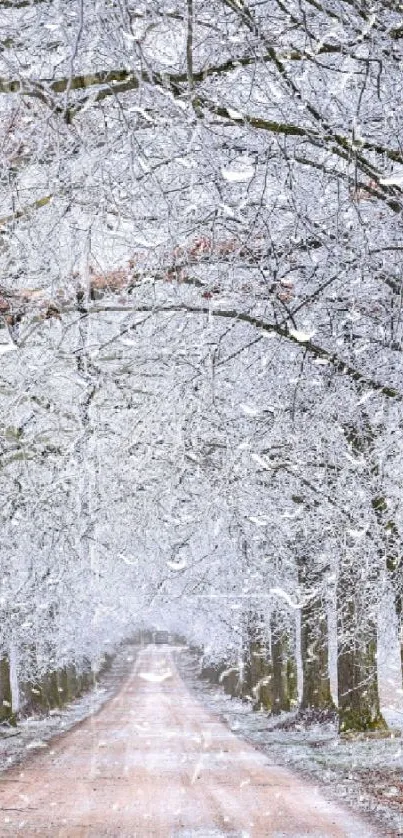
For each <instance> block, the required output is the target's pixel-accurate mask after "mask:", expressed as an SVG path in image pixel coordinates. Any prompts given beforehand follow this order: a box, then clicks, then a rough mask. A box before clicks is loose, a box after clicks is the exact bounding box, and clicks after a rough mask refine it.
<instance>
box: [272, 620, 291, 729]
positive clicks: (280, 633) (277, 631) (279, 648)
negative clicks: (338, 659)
mask: <svg viewBox="0 0 403 838" xmlns="http://www.w3.org/2000/svg"><path fill="white" fill-rule="evenodd" d="M290 647H291V644H290V637H289V635H288V633H287V632H286V631H285V630H284V628H282V627H281V626H280V625H279V623H278V620H277V618H276V615H275V614H274V615H273V616H272V619H271V659H272V679H271V697H272V712H273V713H275V714H278V713H281V712H283V711H285V712H288V711H289V710H290V709H291V707H292V706H295V704H296V703H297V673H296V662H295V660H294V658H293V655H292V652H291V648H290Z"/></svg>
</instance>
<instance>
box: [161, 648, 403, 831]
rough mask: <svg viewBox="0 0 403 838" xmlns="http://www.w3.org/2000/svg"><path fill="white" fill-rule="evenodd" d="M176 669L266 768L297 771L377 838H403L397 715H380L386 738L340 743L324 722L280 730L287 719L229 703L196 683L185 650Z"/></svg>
mask: <svg viewBox="0 0 403 838" xmlns="http://www.w3.org/2000/svg"><path fill="white" fill-rule="evenodd" d="M178 665H179V669H180V672H181V674H182V677H183V678H184V679H185V680H186V682H187V683H188V685H191V686H192V688H193V690H194V691H195V692H196V694H197V695H198V697H199V699H200V700H201V701H203V703H204V704H205V705H207V707H208V708H209V709H211V710H212V711H214V712H215V713H217V714H219V716H220V717H221V719H223V720H224V721H225V722H226V723H227V725H228V727H229V728H230V729H231V730H232V731H233V732H234V733H236V734H237V736H240V737H241V738H244V739H246V740H247V741H248V742H250V743H251V744H252V745H254V746H255V747H256V748H258V749H259V750H262V751H263V752H264V753H265V754H266V755H267V756H269V757H270V760H271V762H272V763H275V764H278V765H282V766H287V767H288V768H290V769H292V770H294V771H298V772H301V773H302V774H303V775H304V776H305V777H307V778H309V779H311V780H314V781H315V783H318V785H320V786H321V787H322V791H324V793H325V795H326V796H327V797H331V798H333V799H337V800H339V801H342V802H343V803H345V804H348V805H349V806H351V807H352V808H353V809H355V811H357V812H361V813H365V814H367V815H370V816H371V818H373V819H374V821H375V822H376V823H377V824H378V826H379V827H380V829H381V834H382V835H384V836H388V837H390V836H403V740H402V739H401V738H400V737H401V733H402V728H403V714H402V713H401V712H399V711H396V710H394V711H393V712H392V711H390V712H385V715H386V716H387V721H388V723H389V724H390V725H393V729H394V732H395V736H394V738H388V739H368V738H358V739H354V740H352V739H342V738H341V737H340V736H338V734H337V730H336V727H335V725H334V724H329V723H328V724H316V725H312V726H310V727H308V728H306V727H304V726H303V725H302V724H301V725H296V726H295V728H291V729H286V730H285V729H282V728H281V727H279V724H281V723H282V722H284V721H285V720H291V719H292V717H293V714H283V715H282V716H279V717H276V718H273V717H270V716H269V715H267V714H266V713H264V712H260V711H258V712H256V711H253V710H252V709H251V706H250V705H249V704H248V703H247V702H243V701H240V700H238V699H234V698H230V697H229V696H228V695H226V694H225V692H224V690H223V689H222V688H221V687H217V686H216V685H212V684H210V683H209V682H207V681H205V680H201V679H200V678H198V662H197V660H196V659H195V657H194V656H193V655H192V654H191V653H190V652H189V651H182V653H181V656H180V658H179V661H178Z"/></svg>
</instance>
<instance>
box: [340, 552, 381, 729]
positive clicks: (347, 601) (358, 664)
mask: <svg viewBox="0 0 403 838" xmlns="http://www.w3.org/2000/svg"><path fill="white" fill-rule="evenodd" d="M355 571H356V569H355V568H354V567H353V568H352V567H351V565H350V566H345V567H344V566H343V563H341V568H340V575H339V582H338V590H337V605H338V638H339V645H338V662H337V676H338V699H339V729H340V732H343V733H344V732H346V731H349V730H352V731H354V730H356V731H365V730H377V729H380V730H382V729H386V728H387V725H386V722H385V720H384V718H383V716H382V714H381V711H380V707H379V692H378V674H377V660H376V654H377V632H376V625H375V622H374V621H373V620H371V618H370V617H369V616H368V613H367V609H366V608H365V607H364V604H363V602H362V596H363V591H362V582H361V580H360V579H359V575H358V573H357V572H355Z"/></svg>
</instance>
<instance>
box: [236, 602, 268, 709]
mask: <svg viewBox="0 0 403 838" xmlns="http://www.w3.org/2000/svg"><path fill="white" fill-rule="evenodd" d="M262 626H263V619H262V617H261V616H259V617H258V616H257V615H256V614H255V613H252V612H250V613H249V614H248V616H247V619H246V625H245V634H244V642H243V666H242V678H241V697H242V698H246V699H249V700H252V701H253V706H254V707H255V709H264V710H268V711H271V709H272V704H273V702H272V693H271V679H272V666H271V662H270V660H269V652H268V648H267V644H266V642H265V639H264V637H263V630H262Z"/></svg>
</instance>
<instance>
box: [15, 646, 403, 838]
mask: <svg viewBox="0 0 403 838" xmlns="http://www.w3.org/2000/svg"><path fill="white" fill-rule="evenodd" d="M178 656H180V657H182V658H183V659H184V660H185V662H186V656H187V653H186V652H182V653H181V652H179V651H177V652H175V650H174V649H173V648H172V647H168V646H147V647H145V648H143V649H141V650H140V651H139V652H138V654H137V656H136V661H135V664H134V666H133V668H132V672H131V674H130V675H129V677H128V678H127V679H126V681H125V683H124V684H123V686H122V687H121V689H120V691H119V692H118V693H117V694H116V695H115V696H114V697H113V698H112V699H111V700H109V701H107V702H106V703H104V704H103V706H101V707H100V709H99V711H98V712H97V713H93V714H92V715H91V716H90V717H89V718H88V719H86V720H83V721H82V722H81V723H80V724H78V725H76V726H75V727H74V728H73V729H71V730H70V731H68V732H66V733H64V734H63V735H62V736H58V737H56V738H55V739H53V740H51V741H50V742H48V743H45V742H44V743H42V744H43V745H45V747H42V748H38V750H35V749H34V748H33V749H31V753H30V756H29V758H27V759H26V760H25V762H24V764H23V765H19V766H14V767H13V768H11V769H10V770H8V771H6V772H5V773H4V774H3V775H2V777H1V780H0V836H9V835H13V836H17V835H21V836H24V838H25V836H26V838H32V836H43V838H84V836H85V838H89V837H90V836H93V838H95V836H97V838H104V837H105V836H116V838H118V837H119V838H124V836H126V838H128V836H130V838H152V836H156V837H157V836H158V837H159V838H197V837H198V838H219V836H228V837H229V838H302V836H316V838H358V836H362V838H364V836H365V838H370V836H375V835H378V836H380V835H384V834H385V832H377V831H376V829H372V828H371V826H370V824H369V821H366V820H365V819H359V818H358V817H356V816H355V815H353V814H352V813H351V811H349V810H348V809H347V808H345V807H344V806H343V805H341V804H335V803H334V802H331V801H328V800H326V799H325V797H324V796H323V795H322V794H321V793H320V791H318V788H317V787H316V786H315V785H314V784H312V783H310V782H308V781H306V780H304V779H302V778H301V777H300V776H298V774H295V773H292V772H290V771H289V770H288V769H287V768H285V767H280V766H278V765H277V764H276V755H274V758H273V757H272V755H270V758H269V757H268V755H266V754H263V753H262V752H261V751H260V750H256V749H255V748H254V747H252V746H251V745H250V744H249V743H247V742H245V741H244V740H243V739H241V738H239V737H238V736H235V735H234V733H232V732H231V731H230V730H229V729H228V726H226V725H225V724H223V723H222V721H220V718H219V716H218V715H217V712H213V711H212V710H211V709H206V707H205V706H203V703H202V702H200V701H199V700H197V698H196V697H195V696H194V694H193V693H192V692H191V691H190V690H189V688H188V687H187V685H185V683H184V681H183V680H182V679H181V677H180V675H179V673H178V669H177V666H176V658H177V657H178ZM46 744H47V747H46ZM390 834H392V833H390Z"/></svg>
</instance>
